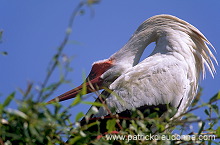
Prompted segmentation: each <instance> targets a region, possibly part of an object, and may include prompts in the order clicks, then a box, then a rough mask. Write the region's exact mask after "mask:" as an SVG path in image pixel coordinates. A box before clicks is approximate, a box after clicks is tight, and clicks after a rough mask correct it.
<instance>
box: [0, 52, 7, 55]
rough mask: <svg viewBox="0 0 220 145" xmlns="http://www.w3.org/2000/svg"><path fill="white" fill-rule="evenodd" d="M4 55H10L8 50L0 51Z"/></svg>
mask: <svg viewBox="0 0 220 145" xmlns="http://www.w3.org/2000/svg"><path fill="white" fill-rule="evenodd" d="M0 53H1V54H2V55H8V52H6V51H2V52H0Z"/></svg>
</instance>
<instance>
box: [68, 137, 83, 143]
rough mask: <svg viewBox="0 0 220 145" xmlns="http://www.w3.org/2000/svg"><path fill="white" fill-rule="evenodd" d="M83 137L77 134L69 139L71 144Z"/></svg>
mask: <svg viewBox="0 0 220 145" xmlns="http://www.w3.org/2000/svg"><path fill="white" fill-rule="evenodd" d="M81 138H82V137H81V136H75V137H74V138H71V139H70V141H69V144H74V143H76V142H77V141H78V140H80V139H81Z"/></svg>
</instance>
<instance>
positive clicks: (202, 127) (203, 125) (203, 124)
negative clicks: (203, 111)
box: [198, 122, 205, 134]
mask: <svg viewBox="0 0 220 145" xmlns="http://www.w3.org/2000/svg"><path fill="white" fill-rule="evenodd" d="M199 123H202V124H201V126H200V125H199V127H200V129H199V132H198V134H201V132H202V131H203V129H204V127H205V122H199Z"/></svg>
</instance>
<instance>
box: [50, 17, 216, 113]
mask: <svg viewBox="0 0 220 145" xmlns="http://www.w3.org/2000/svg"><path fill="white" fill-rule="evenodd" d="M152 42H156V46H155V49H154V50H153V52H152V53H151V54H150V55H149V56H148V57H147V58H145V59H144V60H143V61H142V62H140V63H139V60H140V57H141V55H142V53H143V51H144V50H145V48H146V47H147V46H148V45H149V44H150V43H152ZM207 44H208V45H210V46H211V47H212V48H213V49H214V47H213V46H212V45H211V43H210V42H209V41H208V40H207V39H206V37H205V36H204V35H203V34H202V33H201V32H200V31H199V30H198V29H197V28H195V27H194V26H192V25H191V24H189V23H187V22H186V21H183V20H181V19H179V18H177V17H175V16H171V15H156V16H153V17H151V18H149V19H147V20H146V21H144V22H143V23H142V24H141V25H140V26H139V27H138V29H137V30H136V31H135V33H134V34H133V35H132V37H131V38H130V39H129V41H128V42H127V43H126V44H125V45H124V46H123V47H122V48H121V49H120V50H119V51H118V52H116V53H114V54H113V55H112V56H110V58H108V59H105V60H101V61H98V62H95V63H94V64H93V66H92V69H91V72H90V74H89V76H88V77H87V79H86V84H85V85H86V88H87V93H91V92H94V91H97V90H99V89H103V88H105V87H106V88H108V89H110V90H112V91H113V92H112V93H110V94H108V96H107V97H106V99H105V100H104V101H105V103H106V105H107V106H108V108H109V109H110V110H112V109H114V110H115V111H114V112H112V113H113V114H120V113H123V112H126V111H129V110H132V108H137V109H138V108H139V109H140V110H141V111H143V110H144V109H145V108H149V106H151V108H152V106H153V107H158V106H161V105H166V104H169V105H170V106H172V107H174V108H177V113H176V115H175V116H178V115H180V114H181V113H184V112H185V111H186V110H187V108H188V107H189V106H190V104H191V102H192V100H193V98H194V96H195V95H196V92H197V89H198V81H199V79H200V75H202V76H203V78H204V76H205V67H207V69H208V71H209V72H210V73H211V75H212V76H213V74H214V73H215V67H214V64H213V62H212V59H213V60H214V61H215V62H216V63H217V60H216V58H215V56H214V55H213V54H212V52H211V51H210V49H209V47H208V46H207ZM91 85H93V86H95V89H94V88H92V87H91ZM96 86H98V88H97V87H96ZM81 89H82V85H81V86H79V87H77V88H75V89H73V90H70V91H68V92H66V93H64V94H62V95H60V96H58V97H57V98H55V99H53V100H51V101H54V100H56V99H57V100H59V101H64V100H67V99H70V98H73V97H75V96H76V95H77V94H78V93H79V92H80V91H81ZM105 93H106V91H103V94H105ZM98 100H99V99H98ZM98 100H97V101H98ZM51 101H49V102H51ZM107 115H109V112H108V110H106V108H105V107H100V108H99V109H98V113H97V114H94V115H93V116H92V117H101V116H107Z"/></svg>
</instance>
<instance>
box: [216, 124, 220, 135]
mask: <svg viewBox="0 0 220 145" xmlns="http://www.w3.org/2000/svg"><path fill="white" fill-rule="evenodd" d="M216 135H217V137H218V138H219V137H220V126H219V127H218V128H217V129H216Z"/></svg>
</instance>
